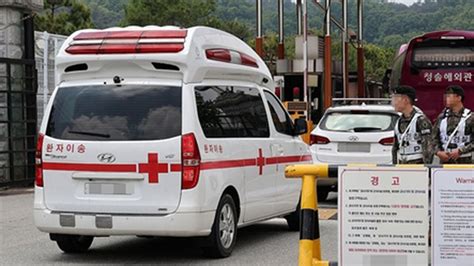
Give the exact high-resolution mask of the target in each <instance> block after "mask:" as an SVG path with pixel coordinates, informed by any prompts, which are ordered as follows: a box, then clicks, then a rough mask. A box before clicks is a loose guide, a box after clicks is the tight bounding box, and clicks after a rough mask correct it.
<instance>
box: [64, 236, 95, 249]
mask: <svg viewBox="0 0 474 266" xmlns="http://www.w3.org/2000/svg"><path fill="white" fill-rule="evenodd" d="M55 240H56V243H57V244H58V247H59V248H60V249H61V250H62V251H64V252H65V253H84V252H86V251H87V250H88V249H89V248H90V246H91V245H92V241H93V240H94V237H93V236H80V235H56V236H55Z"/></svg>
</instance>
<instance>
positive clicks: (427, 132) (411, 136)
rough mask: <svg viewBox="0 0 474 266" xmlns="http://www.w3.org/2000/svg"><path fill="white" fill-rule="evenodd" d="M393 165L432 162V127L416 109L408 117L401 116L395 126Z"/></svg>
mask: <svg viewBox="0 0 474 266" xmlns="http://www.w3.org/2000/svg"><path fill="white" fill-rule="evenodd" d="M394 131H395V141H394V143H393V147H392V162H393V164H430V163H431V162H432V160H433V154H434V153H433V144H432V137H431V135H432V125H431V122H430V120H429V119H428V118H427V117H426V116H425V115H424V114H423V113H421V112H418V111H417V109H416V108H414V109H413V111H412V112H411V114H410V116H409V117H405V116H403V115H402V116H401V117H400V118H399V119H398V121H397V124H396V125H395V130H394Z"/></svg>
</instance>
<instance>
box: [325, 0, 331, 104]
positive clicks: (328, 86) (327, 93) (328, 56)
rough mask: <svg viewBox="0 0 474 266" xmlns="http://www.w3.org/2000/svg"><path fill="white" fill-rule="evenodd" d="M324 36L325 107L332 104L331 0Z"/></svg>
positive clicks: (327, 2)
mask: <svg viewBox="0 0 474 266" xmlns="http://www.w3.org/2000/svg"><path fill="white" fill-rule="evenodd" d="M325 11H326V15H325V25H326V32H325V34H326V35H325V36H324V93H323V95H324V97H323V99H324V109H327V108H329V107H331V105H332V80H331V79H332V73H331V70H332V69H331V0H326V8H325Z"/></svg>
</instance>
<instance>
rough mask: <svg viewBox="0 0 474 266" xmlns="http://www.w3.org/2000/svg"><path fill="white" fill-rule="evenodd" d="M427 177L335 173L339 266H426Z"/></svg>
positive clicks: (419, 173)
mask: <svg viewBox="0 0 474 266" xmlns="http://www.w3.org/2000/svg"><path fill="white" fill-rule="evenodd" d="M428 174H429V172H428V169H427V168H425V167H420V168H411V169H408V168H396V167H367V168H365V167H364V168H361V167H344V168H340V169H339V215H340V217H339V219H338V220H339V263H340V264H339V265H344V266H346V265H428V258H429V255H428V250H429V248H428V230H429V221H428V220H429V219H428V209H429V205H428V188H429V175H428Z"/></svg>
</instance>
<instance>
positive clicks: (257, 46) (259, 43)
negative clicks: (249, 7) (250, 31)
mask: <svg viewBox="0 0 474 266" xmlns="http://www.w3.org/2000/svg"><path fill="white" fill-rule="evenodd" d="M256 1H257V38H256V40H255V50H256V52H257V54H258V55H259V56H260V57H263V34H262V0H256Z"/></svg>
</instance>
